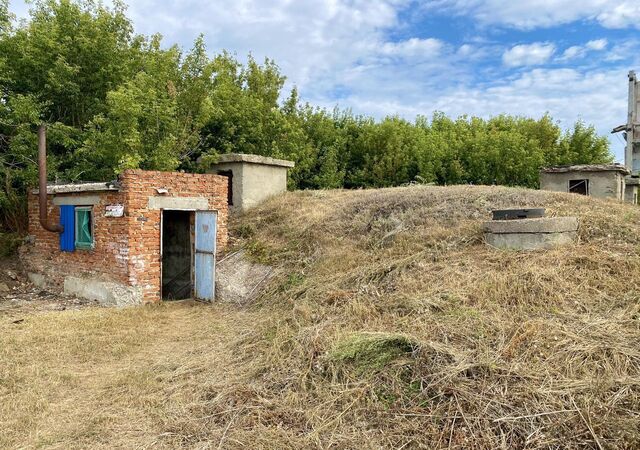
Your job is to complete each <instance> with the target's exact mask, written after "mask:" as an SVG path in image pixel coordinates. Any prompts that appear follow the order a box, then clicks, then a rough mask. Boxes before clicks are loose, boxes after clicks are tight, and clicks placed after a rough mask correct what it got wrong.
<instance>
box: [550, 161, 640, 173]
mask: <svg viewBox="0 0 640 450" xmlns="http://www.w3.org/2000/svg"><path fill="white" fill-rule="evenodd" d="M566 172H620V173H622V174H624V175H630V174H631V172H630V171H629V169H627V167H626V166H624V165H623V164H619V163H614V164H569V165H564V166H549V167H543V168H541V169H540V173H566Z"/></svg>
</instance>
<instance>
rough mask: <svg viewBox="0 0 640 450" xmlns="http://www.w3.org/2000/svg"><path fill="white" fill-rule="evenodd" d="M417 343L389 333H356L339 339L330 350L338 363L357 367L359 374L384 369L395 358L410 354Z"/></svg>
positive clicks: (331, 357) (330, 357)
mask: <svg viewBox="0 0 640 450" xmlns="http://www.w3.org/2000/svg"><path fill="white" fill-rule="evenodd" d="M416 349H417V344H415V343H414V342H412V341H411V340H410V339H409V338H408V337H406V336H403V335H399V334H389V333H355V334H353V335H351V336H348V337H347V338H345V339H343V340H341V341H339V342H338V343H337V344H336V345H335V346H334V347H333V349H331V351H330V352H329V355H328V356H329V359H330V360H331V361H333V362H334V363H337V364H338V365H342V366H344V365H348V366H351V367H353V368H355V370H356V372H358V373H359V374H362V375H364V374H370V373H373V372H376V371H379V370H381V369H383V368H384V367H385V366H386V365H388V364H389V363H390V362H392V361H393V360H395V359H397V358H400V357H402V356H407V355H410V354H411V353H412V352H413V351H414V350H416Z"/></svg>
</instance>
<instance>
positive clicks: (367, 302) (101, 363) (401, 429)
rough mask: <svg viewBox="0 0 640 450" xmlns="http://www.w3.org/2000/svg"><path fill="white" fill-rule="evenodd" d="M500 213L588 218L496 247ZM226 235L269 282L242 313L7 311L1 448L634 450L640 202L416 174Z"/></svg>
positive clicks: (276, 204)
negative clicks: (492, 238) (517, 245)
mask: <svg viewBox="0 0 640 450" xmlns="http://www.w3.org/2000/svg"><path fill="white" fill-rule="evenodd" d="M509 207H545V208H547V214H548V215H575V216H578V217H579V219H580V223H581V225H580V229H579V239H578V241H577V242H576V243H575V244H572V245H570V246H567V247H563V248H558V249H554V250H549V251H533V252H516V251H500V250H496V249H493V248H490V247H488V246H486V245H485V244H484V242H483V236H482V222H483V221H484V220H486V219H488V218H489V215H490V210H491V209H493V208H509ZM231 226H232V230H233V233H234V235H235V243H236V244H235V245H237V246H241V247H243V248H245V249H246V251H247V253H248V254H250V255H251V257H252V258H254V259H255V260H256V261H260V262H263V263H269V264H272V265H273V266H274V268H275V272H276V275H275V276H274V278H272V280H271V282H270V283H269V285H268V287H267V289H266V291H264V292H263V293H262V294H261V296H260V297H259V298H258V299H257V301H256V303H255V304H254V305H253V306H251V307H249V308H244V309H243V308H236V307H231V306H227V305H215V306H204V305H197V304H189V305H180V304H175V305H161V306H160V307H156V308H132V309H126V310H108V309H98V310H96V309H87V310H83V311H78V312H69V311H67V312H63V313H46V314H34V315H32V316H29V317H25V318H24V321H22V322H16V321H15V320H14V319H15V318H14V317H12V319H11V321H2V320H0V361H3V364H0V428H2V430H3V433H0V447H3V448H12V447H20V448H24V447H27V448H30V447H49V446H50V447H56V448H112V447H122V448H151V447H153V448H158V447H161V448H246V447H251V448H265V449H272V448H282V449H287V448H291V449H298V448H339V449H347V448H376V449H377V448H444V447H447V448H465V449H466V448H491V449H493V448H578V447H580V448H583V447H589V448H599V447H600V448H638V447H640V431H639V430H640V415H639V414H638V411H640V208H637V207H632V206H630V205H623V204H618V203H615V202H611V201H599V200H594V199H590V198H586V197H581V196H577V195H568V194H560V193H548V192H538V191H531V190H523V189H509V188H502V187H468V186H460V187H456V186H454V187H446V188H444V187H425V186H419V187H407V188H394V189H383V190H365V191H327V192H295V193H288V194H286V195H283V196H281V197H277V198H274V199H272V200H271V201H269V202H267V203H265V204H264V205H262V206H260V207H259V208H258V209H255V210H252V211H250V212H249V213H248V214H246V215H245V216H243V217H240V218H236V219H235V220H234V223H232V224H231ZM0 319H2V317H1V316H0Z"/></svg>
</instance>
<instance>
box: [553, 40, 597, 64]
mask: <svg viewBox="0 0 640 450" xmlns="http://www.w3.org/2000/svg"><path fill="white" fill-rule="evenodd" d="M607 45H609V42H608V41H607V40H606V39H594V40H592V41H589V42H587V43H586V44H584V46H582V45H573V46H571V47H568V48H567V49H566V50H565V51H564V52H563V53H562V56H561V57H560V58H558V60H559V61H569V60H572V59H577V58H583V57H585V56H586V55H587V53H588V52H589V51H602V50H604V49H605V48H607Z"/></svg>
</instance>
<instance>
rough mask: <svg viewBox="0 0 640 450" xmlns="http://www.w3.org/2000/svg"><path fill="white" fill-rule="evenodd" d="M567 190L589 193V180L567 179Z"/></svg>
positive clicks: (573, 192)
mask: <svg viewBox="0 0 640 450" xmlns="http://www.w3.org/2000/svg"><path fill="white" fill-rule="evenodd" d="M569 192H571V193H572V194H580V195H589V180H569Z"/></svg>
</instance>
